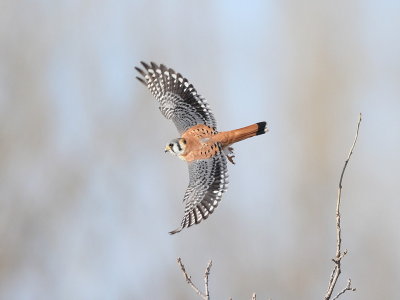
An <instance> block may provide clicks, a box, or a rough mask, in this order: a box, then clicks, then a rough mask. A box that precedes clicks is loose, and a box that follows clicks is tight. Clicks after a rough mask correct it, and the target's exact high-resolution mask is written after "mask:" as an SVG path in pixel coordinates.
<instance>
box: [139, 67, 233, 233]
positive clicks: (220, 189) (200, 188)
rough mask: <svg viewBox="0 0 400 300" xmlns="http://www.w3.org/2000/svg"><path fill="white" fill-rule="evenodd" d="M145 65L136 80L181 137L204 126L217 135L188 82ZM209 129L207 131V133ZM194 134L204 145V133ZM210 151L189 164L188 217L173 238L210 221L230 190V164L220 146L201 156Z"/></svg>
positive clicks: (201, 100) (169, 71)
mask: <svg viewBox="0 0 400 300" xmlns="http://www.w3.org/2000/svg"><path fill="white" fill-rule="evenodd" d="M142 65H143V67H144V69H145V70H142V69H140V68H136V70H137V71H138V72H139V73H140V74H141V75H142V77H137V78H138V79H139V80H140V81H141V82H142V83H144V84H145V85H146V86H147V87H148V89H149V90H150V92H151V93H152V94H153V96H154V97H155V98H156V99H157V101H158V103H159V105H160V106H159V109H160V111H161V113H162V114H163V115H164V116H165V117H166V118H167V119H171V120H172V121H173V122H174V124H175V126H176V128H177V129H178V132H179V133H180V134H181V135H182V136H183V135H184V134H185V132H186V134H188V132H190V131H191V129H198V128H200V127H201V126H199V125H205V126H203V129H202V130H209V131H210V132H209V133H210V134H211V135H214V134H216V133H217V131H216V127H217V123H216V121H215V118H214V115H213V114H212V112H211V109H210V107H209V106H208V104H207V102H206V100H205V99H204V98H202V97H201V96H200V95H199V94H198V93H197V91H196V90H195V88H194V87H193V85H191V84H190V83H189V82H188V80H187V79H186V78H184V77H183V76H182V75H181V74H179V73H176V72H175V71H174V70H172V69H169V68H167V67H165V66H164V65H157V64H155V63H150V65H149V64H146V63H144V62H142ZM196 126H197V127H196ZM206 127H208V129H204V128H206ZM191 134H193V135H194V136H195V137H197V138H198V139H199V140H198V141H202V140H201V138H202V137H201V136H202V135H204V134H205V133H204V132H199V131H192V133H191ZM196 134H197V136H196ZM207 134H208V133H207ZM189 135H190V134H189ZM203 142H204V141H203ZM208 150H210V153H208V152H207V153H206V154H205V155H204V154H201V153H200V156H198V157H196V158H194V159H188V160H187V161H188V166H189V185H188V187H187V189H186V192H185V195H184V198H183V201H184V203H185V215H184V217H183V220H182V223H181V226H180V227H179V228H177V229H176V230H174V231H171V232H170V233H171V234H174V233H177V232H180V231H181V230H182V229H183V228H185V227H190V226H192V225H193V224H198V223H200V222H201V221H202V220H205V219H207V218H208V216H209V215H210V214H212V213H213V212H214V210H215V208H216V207H217V206H218V203H219V201H221V198H222V194H223V193H224V192H225V191H226V190H227V185H228V180H227V178H228V172H227V163H226V162H227V160H226V157H225V154H224V152H223V151H222V149H221V145H220V144H219V143H214V144H212V148H211V146H210V147H208V148H207V147H204V149H200V152H201V151H208ZM211 150H212V152H213V153H211ZM204 157H205V158H204ZM199 158H201V159H199ZM203 158H204V159H203Z"/></svg>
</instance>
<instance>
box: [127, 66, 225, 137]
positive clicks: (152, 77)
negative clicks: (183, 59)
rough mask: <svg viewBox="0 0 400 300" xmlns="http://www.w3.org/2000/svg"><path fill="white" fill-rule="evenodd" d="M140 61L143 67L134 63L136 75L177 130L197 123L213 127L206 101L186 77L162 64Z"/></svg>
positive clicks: (212, 119)
mask: <svg viewBox="0 0 400 300" xmlns="http://www.w3.org/2000/svg"><path fill="white" fill-rule="evenodd" d="M141 64H142V65H143V67H144V68H145V70H142V69H140V68H138V67H135V69H136V70H137V71H138V72H139V73H140V74H141V75H142V77H136V78H137V79H138V80H139V81H141V82H142V83H144V84H145V85H146V86H147V87H148V89H149V90H150V92H151V93H152V94H153V96H154V97H155V98H156V99H157V100H158V102H159V104H160V107H159V108H160V111H161V113H162V114H163V115H164V116H165V117H166V118H167V119H171V120H172V121H173V122H174V123H175V126H176V128H177V129H178V131H179V133H180V134H182V133H183V132H184V131H186V129H188V128H190V127H192V126H195V125H197V124H204V125H207V126H209V127H211V128H214V129H215V130H216V127H217V123H216V121H215V118H214V115H213V114H212V112H211V109H210V107H209V105H208V104H207V102H206V100H205V99H204V98H202V97H201V96H200V95H199V94H198V93H197V91H196V90H195V88H194V87H193V85H191V84H190V83H189V82H188V80H187V79H186V78H184V77H182V75H181V74H179V73H176V72H175V71H174V70H172V69H168V68H167V67H165V66H164V65H159V66H158V65H157V64H155V63H153V62H152V63H150V65H148V64H146V63H144V62H141Z"/></svg>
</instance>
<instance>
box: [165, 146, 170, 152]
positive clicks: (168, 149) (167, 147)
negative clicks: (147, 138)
mask: <svg viewBox="0 0 400 300" xmlns="http://www.w3.org/2000/svg"><path fill="white" fill-rule="evenodd" d="M170 150H171V147H170V146H169V145H167V146H165V150H164V153H167V152H168V151H170Z"/></svg>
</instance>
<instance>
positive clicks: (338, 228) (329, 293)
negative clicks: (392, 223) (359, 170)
mask: <svg viewBox="0 0 400 300" xmlns="http://www.w3.org/2000/svg"><path fill="white" fill-rule="evenodd" d="M360 123H361V114H360V116H359V119H358V123H357V130H356V135H355V137H354V141H353V145H352V146H351V148H350V152H349V154H348V156H347V159H346V161H345V163H344V166H343V169H342V173H341V174H340V180H339V188H338V193H337V201H336V255H335V258H333V259H332V260H333V262H334V263H335V267H334V269H333V271H332V273H331V277H330V279H329V284H328V289H327V291H326V294H325V300H329V299H331V296H332V293H333V290H334V289H335V285H336V282H337V280H338V278H339V275H340V273H341V272H342V270H341V260H342V258H343V257H344V256H345V255H346V254H347V250H345V251H343V252H342V250H341V249H342V248H341V247H342V228H341V224H340V203H341V199H342V182H343V176H344V172H345V171H346V167H347V164H348V163H349V161H350V158H351V156H352V154H353V151H354V147H355V145H356V143H357V139H358V132H359V130H360ZM355 290H356V289H353V288H352V287H351V280H350V279H349V280H348V283H347V286H346V288H344V289H343V290H342V291H341V292H340V293H339V294H337V295H336V297H335V298H334V299H337V298H338V297H339V296H340V295H342V294H344V293H345V292H346V291H355ZM332 300H333V299H332Z"/></svg>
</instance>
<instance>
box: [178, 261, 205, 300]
mask: <svg viewBox="0 0 400 300" xmlns="http://www.w3.org/2000/svg"><path fill="white" fill-rule="evenodd" d="M178 264H179V266H180V267H181V270H182V273H183V276H185V279H186V282H187V283H188V284H189V285H190V286H191V288H192V289H193V290H194V291H195V292H196V293H197V294H198V295H199V296H200V297H201V298H203V299H204V300H210V292H209V289H208V276H209V275H210V270H211V266H212V261H211V260H210V261H209V262H208V265H207V268H206V271H205V273H204V290H205V292H204V293H202V292H201V291H200V290H199V289H198V288H197V286H195V285H194V283H193V282H192V279H191V276H190V275H189V274H188V273H187V272H186V270H185V266H184V265H183V263H182V260H181V258H180V257H178Z"/></svg>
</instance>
